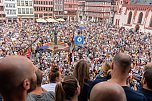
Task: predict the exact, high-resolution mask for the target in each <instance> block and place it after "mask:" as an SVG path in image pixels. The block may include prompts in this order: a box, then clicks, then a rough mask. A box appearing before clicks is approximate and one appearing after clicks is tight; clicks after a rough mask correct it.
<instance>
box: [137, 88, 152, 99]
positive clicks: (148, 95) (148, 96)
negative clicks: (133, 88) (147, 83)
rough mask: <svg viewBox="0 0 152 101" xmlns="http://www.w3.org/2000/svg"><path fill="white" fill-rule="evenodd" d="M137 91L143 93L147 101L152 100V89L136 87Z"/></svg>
mask: <svg viewBox="0 0 152 101" xmlns="http://www.w3.org/2000/svg"><path fill="white" fill-rule="evenodd" d="M138 92H139V93H142V94H144V95H145V97H146V99H147V101H152V91H150V90H147V89H144V88H140V89H138Z"/></svg>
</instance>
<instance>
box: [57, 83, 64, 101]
mask: <svg viewBox="0 0 152 101" xmlns="http://www.w3.org/2000/svg"><path fill="white" fill-rule="evenodd" d="M55 101H65V92H64V90H63V87H62V83H58V84H57V85H56V88H55Z"/></svg>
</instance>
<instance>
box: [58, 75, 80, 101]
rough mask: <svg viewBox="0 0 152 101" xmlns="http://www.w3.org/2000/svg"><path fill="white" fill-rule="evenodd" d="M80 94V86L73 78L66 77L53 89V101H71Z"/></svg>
mask: <svg viewBox="0 0 152 101" xmlns="http://www.w3.org/2000/svg"><path fill="white" fill-rule="evenodd" d="M79 94H80V85H79V82H78V80H77V79H76V78H75V77H74V76H67V77H65V78H64V79H63V81H62V82H58V83H57V85H56V88H55V97H56V100H55V101H65V100H69V101H71V100H72V99H73V98H75V97H78V95H79Z"/></svg>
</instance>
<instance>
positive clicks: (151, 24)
mask: <svg viewBox="0 0 152 101" xmlns="http://www.w3.org/2000/svg"><path fill="white" fill-rule="evenodd" d="M149 27H152V17H151V20H150V25H149Z"/></svg>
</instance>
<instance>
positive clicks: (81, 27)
mask: <svg viewBox="0 0 152 101" xmlns="http://www.w3.org/2000/svg"><path fill="white" fill-rule="evenodd" d="M78 29H80V30H84V29H86V28H85V27H84V26H80V27H79V28H78Z"/></svg>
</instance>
